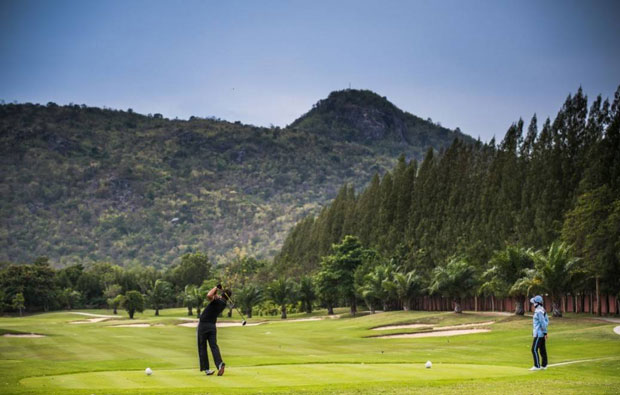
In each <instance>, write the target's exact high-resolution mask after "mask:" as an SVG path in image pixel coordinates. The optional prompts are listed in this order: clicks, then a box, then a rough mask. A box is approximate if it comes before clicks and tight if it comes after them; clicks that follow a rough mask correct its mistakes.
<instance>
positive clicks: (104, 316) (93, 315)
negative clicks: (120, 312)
mask: <svg viewBox="0 0 620 395" xmlns="http://www.w3.org/2000/svg"><path fill="white" fill-rule="evenodd" d="M71 314H79V315H85V316H88V317H102V318H116V317H118V316H117V315H103V314H91V313H82V312H80V311H71Z"/></svg>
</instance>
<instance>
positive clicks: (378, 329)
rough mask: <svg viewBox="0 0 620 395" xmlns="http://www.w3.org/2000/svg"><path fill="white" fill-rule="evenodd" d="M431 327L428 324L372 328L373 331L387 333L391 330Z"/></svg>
mask: <svg viewBox="0 0 620 395" xmlns="http://www.w3.org/2000/svg"><path fill="white" fill-rule="evenodd" d="M430 327H432V325H428V324H405V325H387V326H380V327H377V328H372V330H373V331H389V330H391V329H416V328H430Z"/></svg>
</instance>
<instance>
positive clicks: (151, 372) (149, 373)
mask: <svg viewBox="0 0 620 395" xmlns="http://www.w3.org/2000/svg"><path fill="white" fill-rule="evenodd" d="M144 373H146V375H147V376H150V375H152V374H153V371H152V370H151V368H146V369H144Z"/></svg>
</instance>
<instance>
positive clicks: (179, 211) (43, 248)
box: [0, 90, 473, 267]
mask: <svg viewBox="0 0 620 395" xmlns="http://www.w3.org/2000/svg"><path fill="white" fill-rule="evenodd" d="M368 133H371V135H368ZM342 136H345V137H344V138H341V137H342ZM399 136H401V137H402V138H401V137H399ZM455 137H460V138H463V139H464V140H466V141H469V142H473V140H472V139H471V138H469V137H467V136H464V135H462V134H460V133H457V132H453V131H450V130H448V129H445V128H442V127H440V126H438V125H435V124H433V123H431V122H428V121H423V120H421V119H419V118H417V117H414V116H412V115H411V114H407V113H405V112H403V111H401V110H399V109H397V108H396V107H395V106H394V105H392V104H391V103H389V102H388V101H387V100H386V99H385V98H382V97H380V96H378V95H376V94H374V93H372V92H369V91H355V90H347V91H342V92H335V93H332V94H331V95H330V96H329V98H327V99H325V100H322V101H320V102H319V103H318V104H317V105H316V106H315V108H314V109H313V110H311V111H310V112H309V113H308V114H306V115H305V116H304V117H302V118H300V120H298V121H296V122H294V123H293V126H291V127H288V128H282V129H281V128H277V127H276V128H261V127H255V126H251V125H243V124H240V123H238V122H235V123H231V122H226V121H221V120H217V119H203V118H197V117H192V118H191V119H190V120H188V121H182V120H168V119H165V118H163V117H162V116H161V115H160V114H154V115H148V116H144V115H139V114H136V113H134V112H133V111H131V110H128V111H116V110H110V109H100V108H93V107H87V106H84V105H82V106H78V105H69V106H58V105H56V104H54V103H48V104H47V105H46V106H42V105H33V104H4V105H1V106H0V147H1V148H0V166H1V168H2V171H1V174H0V192H1V196H2V197H1V200H0V218H1V220H2V228H1V230H0V261H10V262H32V261H33V260H34V259H35V258H36V257H38V256H47V257H49V258H50V261H51V262H52V263H54V264H68V263H88V262H94V261H111V262H114V263H117V264H128V263H139V264H143V265H153V266H156V267H161V266H165V265H168V264H169V263H171V262H172V261H173V260H175V259H177V258H179V257H180V256H181V255H182V254H184V253H188V252H195V251H202V252H206V253H207V254H209V256H211V257H212V258H214V260H215V261H216V262H220V263H221V262H224V261H226V260H227V257H230V256H231V255H234V254H235V251H237V252H238V251H239V250H242V251H243V250H244V251H246V252H247V253H248V254H250V255H253V256H256V257H257V258H270V257H272V256H273V255H274V254H275V253H276V252H277V251H278V250H279V248H280V247H281V244H282V241H283V239H284V237H285V236H286V234H287V232H288V230H289V229H290V227H291V226H292V225H293V224H294V223H295V222H296V221H298V220H299V219H300V218H303V217H304V216H306V215H309V214H310V215H312V214H317V213H318V210H319V209H320V207H321V206H322V205H323V204H324V203H325V202H327V201H329V200H331V199H333V198H334V197H335V196H336V193H337V191H338V188H339V186H340V185H342V184H343V183H348V184H350V185H352V186H355V187H357V188H362V187H363V186H364V185H366V184H367V183H368V182H369V180H370V179H371V178H372V175H373V174H375V173H384V172H385V171H387V169H389V168H391V167H392V166H393V165H394V163H395V161H396V158H397V156H398V155H399V154H401V153H402V154H404V155H405V156H406V157H407V158H417V159H420V158H421V153H422V152H424V151H425V150H427V149H429V147H431V148H433V149H434V150H441V149H443V148H445V147H447V146H448V145H449V144H450V143H451V141H452V140H453V139H454V138H455ZM370 141H371V142H372V143H371V144H370V143H369V142H370Z"/></svg>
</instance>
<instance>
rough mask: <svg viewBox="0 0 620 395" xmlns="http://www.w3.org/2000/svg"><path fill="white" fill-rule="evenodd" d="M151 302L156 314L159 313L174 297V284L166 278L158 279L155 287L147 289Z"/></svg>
mask: <svg viewBox="0 0 620 395" xmlns="http://www.w3.org/2000/svg"><path fill="white" fill-rule="evenodd" d="M147 295H148V298H149V302H150V304H151V306H152V307H153V308H154V309H155V315H159V309H161V308H163V307H164V305H165V304H166V303H168V302H169V301H170V298H171V297H172V284H170V283H169V282H168V281H164V280H156V281H155V284H154V285H153V289H151V290H149V291H147Z"/></svg>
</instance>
